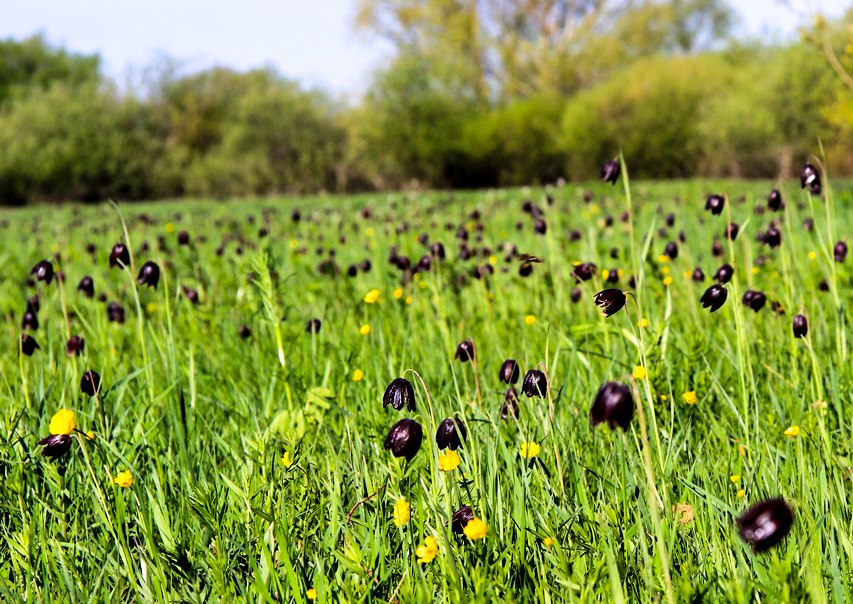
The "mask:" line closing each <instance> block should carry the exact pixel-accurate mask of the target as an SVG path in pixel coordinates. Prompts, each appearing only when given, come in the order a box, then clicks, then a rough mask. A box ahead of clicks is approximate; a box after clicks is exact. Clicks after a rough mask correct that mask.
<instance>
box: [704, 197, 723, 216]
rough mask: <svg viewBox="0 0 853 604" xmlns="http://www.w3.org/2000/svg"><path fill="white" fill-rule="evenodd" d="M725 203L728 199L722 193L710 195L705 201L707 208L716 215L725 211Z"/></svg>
mask: <svg viewBox="0 0 853 604" xmlns="http://www.w3.org/2000/svg"><path fill="white" fill-rule="evenodd" d="M725 205H726V200H725V198H724V197H723V196H722V195H717V194H713V195H708V199H707V200H706V201H705V209H706V210H708V211H709V212H711V214H713V215H715V216H716V215H718V214H721V213H722V212H723V208H724V207H725Z"/></svg>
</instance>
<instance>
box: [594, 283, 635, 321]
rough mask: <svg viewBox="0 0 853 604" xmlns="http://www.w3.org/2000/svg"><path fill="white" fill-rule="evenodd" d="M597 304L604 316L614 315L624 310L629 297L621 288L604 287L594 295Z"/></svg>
mask: <svg viewBox="0 0 853 604" xmlns="http://www.w3.org/2000/svg"><path fill="white" fill-rule="evenodd" d="M594 300H595V305H596V306H598V307H599V309H600V312H601V314H602V316H604V317H612V316H613V315H614V314H616V313H617V312H619V311H620V310H622V308H623V307H624V306H625V302H626V301H627V298H626V297H625V292H623V291H622V290H620V289H616V288H611V289H604V290H602V291H600V292H598V293H597V294H595V296H594Z"/></svg>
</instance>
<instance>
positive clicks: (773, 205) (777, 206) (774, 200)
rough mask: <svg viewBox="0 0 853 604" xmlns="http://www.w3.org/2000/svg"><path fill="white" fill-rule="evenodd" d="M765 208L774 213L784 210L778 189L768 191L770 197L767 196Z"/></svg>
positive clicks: (783, 201) (783, 202)
mask: <svg viewBox="0 0 853 604" xmlns="http://www.w3.org/2000/svg"><path fill="white" fill-rule="evenodd" d="M767 207H768V208H769V209H770V210H772V211H774V212H778V211H780V210H784V209H785V200H784V199H782V194H781V193H780V192H779V190H778V189H773V190H772V191H770V195H768V196H767Z"/></svg>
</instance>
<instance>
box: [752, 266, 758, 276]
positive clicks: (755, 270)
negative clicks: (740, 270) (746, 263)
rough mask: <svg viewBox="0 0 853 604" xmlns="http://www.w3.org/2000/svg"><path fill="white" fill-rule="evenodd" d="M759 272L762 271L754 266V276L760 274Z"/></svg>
mask: <svg viewBox="0 0 853 604" xmlns="http://www.w3.org/2000/svg"><path fill="white" fill-rule="evenodd" d="M759 270H760V269H759V268H758V267H757V266H753V267H752V274H753V275H757V274H758V272H759Z"/></svg>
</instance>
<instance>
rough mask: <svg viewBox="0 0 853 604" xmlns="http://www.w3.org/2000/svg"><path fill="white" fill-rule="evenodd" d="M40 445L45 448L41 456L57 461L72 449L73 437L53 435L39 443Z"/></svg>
mask: <svg viewBox="0 0 853 604" xmlns="http://www.w3.org/2000/svg"><path fill="white" fill-rule="evenodd" d="M38 445H39V446H41V447H44V448H43V449H42V450H41V454H42V455H44V456H45V457H50V458H51V459H53V460H57V459H59V458H60V457H62V456H63V455H65V454H66V453H68V450H69V449H70V448H71V437H70V436H69V435H68V434H51V435H50V436H47V437H45V438H42V439H41V440H40V441H38Z"/></svg>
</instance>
